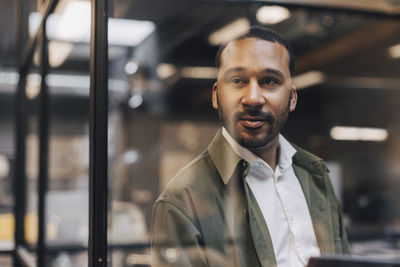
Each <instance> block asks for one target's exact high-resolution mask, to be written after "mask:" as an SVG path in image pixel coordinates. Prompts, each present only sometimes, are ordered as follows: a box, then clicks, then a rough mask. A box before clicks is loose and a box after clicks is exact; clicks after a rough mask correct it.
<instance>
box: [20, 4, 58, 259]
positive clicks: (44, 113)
mask: <svg viewBox="0 0 400 267" xmlns="http://www.w3.org/2000/svg"><path fill="white" fill-rule="evenodd" d="M57 3H58V0H48V1H47V2H43V3H42V5H43V7H44V8H43V10H44V11H43V14H42V21H41V23H40V27H39V30H38V32H37V33H36V35H35V36H33V37H31V38H29V40H28V42H27V44H26V46H24V43H25V40H26V39H27V33H28V32H27V26H28V20H27V19H28V14H27V10H26V6H25V5H24V4H26V1H24V0H18V2H17V16H16V17H17V47H18V48H19V49H18V51H23V52H22V53H21V54H18V55H17V62H18V71H19V77H20V78H19V82H18V88H17V94H16V105H15V106H16V113H15V114H16V163H15V180H14V194H15V207H14V213H15V236H14V238H15V250H14V265H15V266H17V267H19V266H32V263H31V262H30V263H27V262H25V258H24V257H21V256H20V255H19V252H18V251H20V250H21V249H25V247H26V241H25V229H24V220H25V213H26V176H25V167H26V159H25V157H26V142H25V138H26V130H27V129H26V127H27V120H26V95H25V87H26V76H27V72H28V69H29V67H30V66H31V64H32V60H33V54H34V51H35V48H36V46H37V44H38V41H40V47H41V63H40V74H41V78H42V82H41V92H40V99H39V101H40V114H39V120H40V129H39V138H40V148H39V149H40V153H39V179H38V180H39V186H38V213H39V224H38V247H37V266H41V267H45V266H46V245H45V241H46V235H45V228H46V227H45V226H46V216H45V208H46V206H45V193H46V190H47V183H48V139H49V138H48V128H49V124H48V106H49V103H48V91H47V86H46V82H45V81H46V75H47V72H48V68H49V67H48V47H47V46H48V41H47V38H46V20H47V18H48V16H49V14H51V13H52V12H53V11H54V9H55V7H56V5H57ZM39 38H40V40H39ZM27 264H29V265H27Z"/></svg>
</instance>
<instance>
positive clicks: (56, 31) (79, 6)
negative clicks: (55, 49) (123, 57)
mask: <svg viewBox="0 0 400 267" xmlns="http://www.w3.org/2000/svg"><path fill="white" fill-rule="evenodd" d="M41 19H42V16H41V15H40V13H38V12H32V13H30V14H29V34H30V36H34V35H35V34H36V32H37V30H38V28H39V26H40V22H41ZM46 29H47V37H48V39H49V40H56V41H64V42H71V43H89V41H90V2H86V1H69V2H68V4H67V6H66V7H65V9H64V10H63V12H62V13H60V14H56V13H54V14H51V15H49V17H48V19H47V28H46ZM154 30H155V24H154V23H153V22H151V21H144V20H140V21H139V20H130V19H115V18H109V19H108V43H109V44H110V45H120V46H137V45H139V44H140V43H141V42H142V41H143V40H144V39H146V38H147V37H148V36H149V35H150V34H151V33H152V32H153V31H154Z"/></svg>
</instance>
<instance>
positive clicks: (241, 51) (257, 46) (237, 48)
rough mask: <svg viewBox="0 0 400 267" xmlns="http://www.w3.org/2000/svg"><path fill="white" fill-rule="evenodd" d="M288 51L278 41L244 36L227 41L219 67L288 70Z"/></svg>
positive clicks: (285, 71) (286, 71)
mask: <svg viewBox="0 0 400 267" xmlns="http://www.w3.org/2000/svg"><path fill="white" fill-rule="evenodd" d="M289 59H290V58H289V53H288V51H287V49H286V48H285V47H284V46H283V45H281V44H280V43H278V42H272V41H271V42H270V41H266V40H263V39H257V38H253V37H251V38H244V39H239V40H235V41H232V42H230V43H228V45H227V46H226V47H225V49H224V50H223V51H222V54H221V65H220V68H221V69H224V68H235V67H246V66H251V67H260V68H274V69H279V70H280V71H282V72H284V73H288V74H290V71H289Z"/></svg>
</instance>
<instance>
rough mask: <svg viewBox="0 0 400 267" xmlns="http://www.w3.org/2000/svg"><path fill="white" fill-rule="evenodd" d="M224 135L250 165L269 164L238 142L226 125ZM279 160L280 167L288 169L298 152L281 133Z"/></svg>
mask: <svg viewBox="0 0 400 267" xmlns="http://www.w3.org/2000/svg"><path fill="white" fill-rule="evenodd" d="M222 135H223V137H224V138H225V139H226V141H227V142H228V143H229V145H230V146H231V148H232V150H233V151H234V152H235V153H236V154H237V155H238V156H239V157H241V158H243V159H244V160H245V161H247V162H249V163H250V165H254V164H257V163H258V164H259V163H261V164H266V165H268V164H267V163H266V162H265V161H264V160H263V159H261V158H260V157H259V156H257V155H255V154H254V153H253V152H251V151H249V150H248V149H246V148H244V147H243V146H241V145H240V144H238V143H237V142H236V141H235V140H234V139H233V138H232V136H231V135H230V134H229V133H228V131H227V130H226V129H225V127H222ZM279 149H280V155H279V161H278V165H279V168H280V169H286V168H288V167H290V166H291V165H292V157H293V156H294V154H295V153H296V149H295V148H294V147H293V146H292V145H291V144H290V143H289V142H288V141H287V140H286V138H285V137H283V136H282V135H281V134H280V135H279Z"/></svg>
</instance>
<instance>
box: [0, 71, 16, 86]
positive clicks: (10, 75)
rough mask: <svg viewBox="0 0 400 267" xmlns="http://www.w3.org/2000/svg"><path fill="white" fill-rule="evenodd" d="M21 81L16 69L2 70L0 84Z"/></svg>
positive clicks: (12, 83)
mask: <svg viewBox="0 0 400 267" xmlns="http://www.w3.org/2000/svg"><path fill="white" fill-rule="evenodd" d="M18 81H19V74H18V73H17V72H15V71H11V72H6V71H2V72H0V84H4V85H6V84H8V85H15V84H17V83H18Z"/></svg>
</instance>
